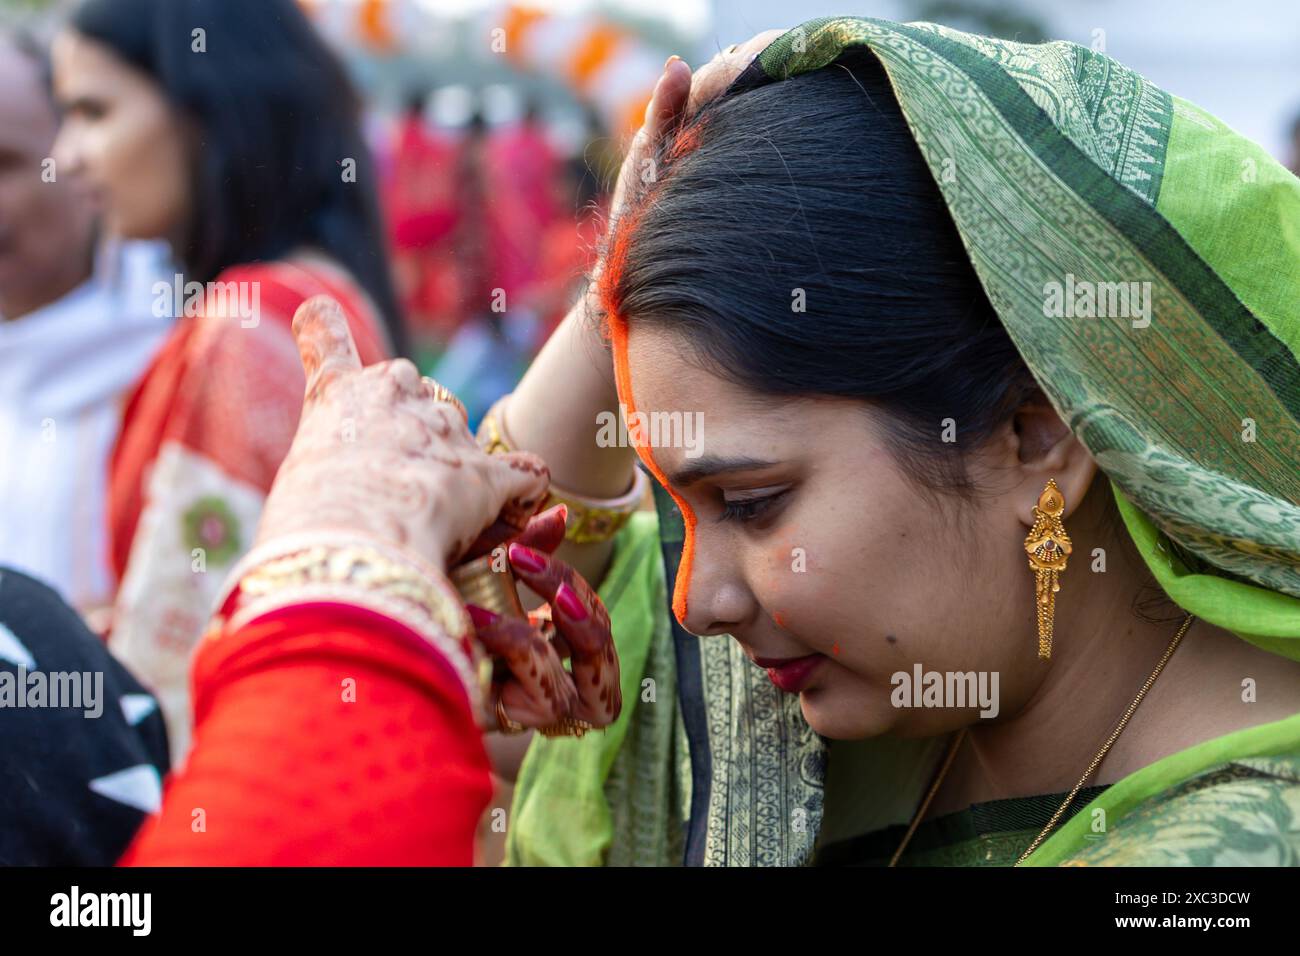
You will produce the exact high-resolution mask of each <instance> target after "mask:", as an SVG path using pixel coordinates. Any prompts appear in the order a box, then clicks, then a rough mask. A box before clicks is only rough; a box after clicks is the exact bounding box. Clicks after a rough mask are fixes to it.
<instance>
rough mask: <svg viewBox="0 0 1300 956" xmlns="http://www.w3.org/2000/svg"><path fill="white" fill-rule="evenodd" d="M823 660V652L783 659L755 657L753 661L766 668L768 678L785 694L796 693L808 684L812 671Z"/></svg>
mask: <svg viewBox="0 0 1300 956" xmlns="http://www.w3.org/2000/svg"><path fill="white" fill-rule="evenodd" d="M824 660H826V655H825V654H808V655H806V656H804V657H787V658H784V659H779V658H770V657H756V658H754V663H755V664H757V665H758V666H759V667H762V668H764V669H766V671H767V677H768V680H770V681H771V682H772V683H773V684H775V685H776V686H777V687H779V688H780V689H781V690H783V691H785V692H786V693H787V694H797V693H799V692H800V691H802V690H803V689H804V688H805V687H807V686H808V682H809V681H811V680H812V676H813V672H814V671H816V670H817V667H818V665H820V664H821V662H822V661H824Z"/></svg>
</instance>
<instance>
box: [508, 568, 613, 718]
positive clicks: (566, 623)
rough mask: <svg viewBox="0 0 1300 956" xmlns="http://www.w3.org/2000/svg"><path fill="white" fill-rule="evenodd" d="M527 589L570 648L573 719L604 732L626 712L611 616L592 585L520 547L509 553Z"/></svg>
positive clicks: (575, 573)
mask: <svg viewBox="0 0 1300 956" xmlns="http://www.w3.org/2000/svg"><path fill="white" fill-rule="evenodd" d="M507 553H508V555H509V557H510V566H511V567H512V568H514V570H515V574H516V576H518V578H519V580H521V581H523V582H524V584H526V585H528V587H530V588H532V590H533V591H535V592H536V593H537V594H538V595H540V596H541V597H542V598H544V599H545V600H547V601H548V602H550V605H551V611H552V621H553V622H554V624H555V629H556V632H557V635H558V636H559V637H562V638H563V640H564V642H565V644H567V645H568V650H569V654H570V659H571V662H572V669H573V683H574V685H575V686H576V688H577V691H578V703H577V706H576V707H575V709H574V710H573V711H572V716H574V717H577V718H578V719H580V720H585V721H588V722H590V723H592V724H595V725H596V726H597V727H606V726H608V725H609V724H611V723H613V722H614V720H615V719H616V718H617V717H618V715H619V712H620V710H621V709H622V706H623V698H622V692H621V690H620V687H619V668H618V654H617V653H616V651H615V649H614V638H613V635H612V634H611V633H610V626H609V614H608V612H607V611H606V610H605V605H604V603H602V601H601V600H600V597H599V596H598V595H597V594H596V592H595V591H594V590H592V587H591V585H590V584H588V583H587V582H586V581H585V580H583V578H582V576H581V575H579V574H578V573H577V572H575V571H574V570H573V568H571V567H569V565H567V564H565V563H564V562H563V561H557V560H556V559H554V558H552V557H549V556H548V555H546V554H543V553H542V552H540V551H535V550H532V549H531V548H528V547H526V546H524V545H521V544H517V543H516V544H512V545H510V547H509V549H508V551H507Z"/></svg>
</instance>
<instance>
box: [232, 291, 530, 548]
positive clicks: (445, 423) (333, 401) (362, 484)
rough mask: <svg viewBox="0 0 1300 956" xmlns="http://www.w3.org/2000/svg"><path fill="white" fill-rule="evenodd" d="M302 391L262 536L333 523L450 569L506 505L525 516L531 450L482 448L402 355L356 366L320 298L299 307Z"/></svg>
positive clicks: (339, 317)
mask: <svg viewBox="0 0 1300 956" xmlns="http://www.w3.org/2000/svg"><path fill="white" fill-rule="evenodd" d="M293 332H294V336H295V338H296V339H297V341H298V349H299V352H300V354H301V356H302V364H303V368H304V369H305V371H306V373H307V391H306V397H305V400H304V402H303V410H302V418H301V420H300V421H299V423H298V431H297V434H296V435H295V436H294V440H293V445H292V446H291V447H290V449H289V454H288V456H287V457H286V458H285V460H284V464H283V465H282V466H281V468H280V471H279V473H278V474H277V475H276V478H275V483H274V484H273V485H272V487H271V492H270V494H269V496H268V497H267V500H266V506H265V510H264V511H263V514H262V522H261V525H260V526H259V529H258V541H259V543H260V542H264V541H267V540H270V539H272V538H276V537H279V536H281V535H285V534H295V533H300V532H318V531H339V532H345V533H348V534H352V535H365V536H368V537H371V538H374V539H376V540H378V541H379V542H382V543H386V544H390V545H396V546H398V547H400V548H403V549H405V550H407V551H408V552H410V553H412V554H414V555H416V556H419V557H421V558H423V559H424V560H426V561H429V562H431V563H432V564H434V565H435V566H436V567H439V568H444V569H445V568H446V567H447V566H448V564H449V563H454V562H455V561H456V560H457V559H459V558H460V557H461V556H463V555H464V554H465V553H466V552H467V551H468V550H469V549H470V548H471V547H472V546H473V545H474V543H475V542H476V540H478V539H479V538H480V536H481V535H483V533H484V530H485V529H488V528H491V527H493V526H494V524H495V523H496V522H498V519H499V518H500V517H501V516H502V515H503V512H504V513H505V514H507V515H509V514H511V513H515V514H531V513H533V511H535V510H536V507H537V505H538V504H539V503H540V502H541V501H542V499H543V497H544V496H545V494H546V490H547V487H548V485H549V478H550V473H549V471H548V470H547V468H546V464H545V463H544V462H543V461H542V460H541V459H540V458H538V457H537V456H536V455H532V454H529V453H527V452H513V453H511V454H508V455H492V456H489V455H486V454H484V453H483V452H482V450H480V449H479V447H478V445H477V444H476V443H475V441H474V438H473V436H472V435H470V433H469V429H468V427H467V426H466V423H465V418H464V415H463V413H462V412H461V410H460V409H459V408H458V407H457V406H456V405H453V404H451V403H449V402H445V401H436V400H435V399H434V396H433V392H432V387H431V384H430V383H429V382H428V381H427V380H425V379H422V378H421V377H420V373H419V372H418V371H417V370H416V368H415V366H414V365H412V364H411V363H410V362H409V361H407V360H406V359H396V360H394V361H390V362H382V363H379V364H377V365H372V366H370V367H368V368H362V367H361V361H360V359H359V358H358V356H357V350H356V346H355V344H354V343H353V341H352V335H351V333H350V332H349V331H348V326H347V321H346V320H345V319H344V317H343V313H342V311H341V310H340V308H339V306H338V304H337V303H336V302H334V301H333V300H332V299H330V298H328V297H326V296H317V297H315V298H312V299H308V300H307V301H306V302H304V303H303V304H302V305H301V306H300V307H299V309H298V311H297V313H296V314H295V315H294V320H293Z"/></svg>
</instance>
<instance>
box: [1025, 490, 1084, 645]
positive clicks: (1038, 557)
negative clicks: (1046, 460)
mask: <svg viewBox="0 0 1300 956" xmlns="http://www.w3.org/2000/svg"><path fill="white" fill-rule="evenodd" d="M1064 510H1065V497H1064V496H1063V495H1062V494H1061V490H1060V489H1059V488H1057V487H1056V479H1055V478H1049V479H1047V486H1046V487H1045V488H1043V493H1042V494H1041V495H1039V496H1038V504H1037V505H1036V506H1035V508H1034V526H1033V527H1032V528H1030V529H1029V534H1028V535H1026V536H1025V552H1026V553H1027V554H1028V555H1029V569H1030V570H1031V571H1033V572H1034V578H1035V582H1034V583H1035V588H1034V590H1035V595H1034V607H1035V609H1036V611H1037V614H1038V658H1039V660H1044V661H1045V660H1048V659H1049V658H1050V657H1051V656H1052V624H1053V621H1054V620H1055V618H1056V592H1057V591H1059V590H1061V582H1060V580H1059V576H1060V573H1061V572H1062V571H1064V570H1065V562H1066V560H1067V559H1068V558H1069V556H1070V552H1071V551H1073V550H1074V546H1073V545H1072V544H1071V543H1070V536H1069V535H1068V534H1066V533H1065V526H1064V525H1063V524H1061V512H1063V511H1064Z"/></svg>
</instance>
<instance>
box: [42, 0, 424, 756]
mask: <svg viewBox="0 0 1300 956" xmlns="http://www.w3.org/2000/svg"><path fill="white" fill-rule="evenodd" d="M54 72H55V77H54V81H55V91H56V95H57V97H58V100H59V101H60V104H61V106H62V109H63V111H64V121H63V125H62V128H61V130H60V133H59V137H58V140H57V142H56V144H55V150H54V156H55V159H56V162H57V164H58V168H59V170H60V172H67V173H72V174H75V175H78V176H80V177H83V178H84V179H85V180H86V181H87V183H88V184H89V186H90V188H91V191H92V192H93V194H94V195H95V197H96V200H97V201H98V202H99V203H100V204H101V206H102V211H103V214H104V220H105V225H106V228H107V229H108V230H109V231H110V232H113V233H116V234H117V235H119V236H122V237H125V238H162V239H165V240H166V241H167V242H168V243H169V244H170V246H171V249H172V252H173V255H174V257H175V260H176V262H177V263H178V264H179V266H180V268H181V272H180V274H178V275H177V276H176V279H175V282H174V284H172V285H171V286H170V287H168V288H164V287H163V286H162V285H159V286H156V287H155V292H156V294H157V298H156V300H155V309H156V310H171V311H170V313H169V314H172V315H175V316H177V317H179V318H182V319H183V321H180V322H178V323H177V324H176V326H175V330H174V332H173V333H172V334H171V336H170V338H169V340H168V341H167V343H166V344H165V346H164V347H163V348H162V350H161V351H160V353H159V355H158V356H157V358H156V359H155V361H154V362H153V364H152V365H151V366H150V368H149V369H148V371H147V372H146V373H145V375H144V376H143V378H142V379H141V380H140V382H139V383H138V385H137V387H136V389H135V391H134V393H133V395H132V397H131V399H130V401H129V404H128V406H127V408H126V411H125V421H124V425H123V430H122V434H121V437H120V439H119V441H118V444H117V447H116V449H115V451H114V455H113V459H112V463H111V474H110V488H109V524H110V547H111V552H112V555H111V557H112V565H113V569H114V571H115V573H116V575H117V579H118V593H117V599H116V606H115V609H114V616H113V623H112V632H111V639H110V640H111V646H112V648H113V650H114V651H115V652H116V653H117V654H118V655H119V656H120V657H121V659H122V660H124V661H125V662H126V663H127V664H128V666H130V667H131V668H132V669H133V670H134V671H135V673H137V674H138V675H139V676H140V677H141V679H143V680H144V681H145V682H146V683H147V684H149V685H150V686H151V687H152V688H153V689H154V690H155V691H156V693H157V694H158V696H159V699H160V700H161V702H162V706H163V708H164V711H165V712H166V715H167V718H168V729H169V733H170V736H171V739H172V748H173V757H174V758H176V759H177V760H179V759H180V758H182V757H183V756H184V753H185V751H186V748H187V738H188V726H189V719H190V717H189V705H188V690H187V681H188V667H187V662H188V659H189V655H190V651H191V649H192V647H193V644H194V642H195V641H196V640H197V638H198V637H199V634H200V632H201V630H202V628H203V625H204V622H205V621H206V620H207V615H208V612H209V610H210V608H211V602H212V600H213V597H214V595H215V593H216V590H217V587H218V586H219V584H220V581H221V579H222V577H223V575H224V573H225V571H227V570H228V569H229V567H230V566H231V565H232V564H233V562H234V561H235V560H237V559H238V558H239V556H240V555H241V554H243V553H244V551H246V550H247V548H248V547H249V543H250V538H251V535H252V533H253V529H254V527H255V525H256V523H257V519H258V516H259V514H260V512H261V509H262V505H263V501H264V500H265V497H266V494H267V491H268V489H269V488H270V485H271V480H272V478H273V477H274V475H275V472H276V469H277V468H278V467H279V465H280V462H281V460H282V459H283V458H284V456H285V454H286V452H287V451H288V448H289V444H290V441H291V439H292V437H293V433H294V428H295V426H296V424H297V422H298V418H299V413H300V410H301V407H302V389H303V373H302V370H301V367H300V365H299V362H298V355H297V350H296V348H295V346H294V342H293V338H292V335H291V330H290V322H291V319H292V316H293V313H294V311H295V309H296V308H297V307H298V305H300V304H301V303H302V302H303V301H304V300H305V299H307V298H309V297H311V296H313V295H317V294H322V293H324V294H328V295H330V296H332V297H333V298H334V299H335V300H336V301H338V302H339V303H341V305H342V307H343V310H344V313H345V315H346V317H347V321H348V324H349V326H350V328H351V330H352V334H353V336H354V338H355V339H356V342H357V347H358V350H359V352H360V356H361V359H362V361H363V362H366V363H372V362H375V361H377V360H379V359H381V358H384V357H385V356H387V355H389V354H392V353H393V352H394V351H397V352H400V351H401V350H402V346H403V337H402V330H401V324H400V320H399V317H398V312H397V307H396V304H395V298H394V295H393V292H392V288H391V285H390V278H389V273H388V266H387V262H386V259H385V255H384V251H383V244H382V233H381V230H380V223H379V216H378V212H377V204H376V201H375V194H374V193H375V189H374V184H373V176H372V169H371V161H370V158H369V156H368V154H367V151H366V147H365V146H364V144H363V140H362V137H361V134H360V130H359V125H358V109H357V100H356V97H355V95H354V92H353V90H352V87H351V85H350V84H349V82H348V79H347V77H346V75H345V73H344V70H343V68H342V66H341V64H340V63H339V61H338V60H337V59H336V58H335V56H334V55H333V54H332V53H331V52H330V51H329V50H328V49H327V48H326V47H325V45H324V43H323V42H322V41H321V39H320V38H319V37H318V36H317V35H316V33H315V32H314V31H313V28H312V27H311V25H310V23H309V22H308V21H307V19H306V18H305V16H304V15H303V13H302V12H301V11H300V9H299V8H298V6H297V4H295V3H293V2H292V0H225V2H222V3H212V2H205V0H87V2H85V3H84V4H83V5H82V6H81V7H80V8H79V9H78V10H77V11H76V13H75V14H74V15H73V17H72V20H71V22H70V24H69V25H68V26H67V28H66V29H65V30H64V31H63V32H62V33H61V34H60V35H59V36H58V38H57V39H56V42H55V46H54Z"/></svg>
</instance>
